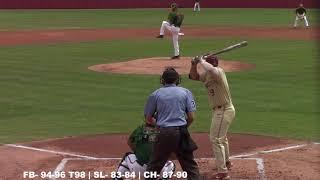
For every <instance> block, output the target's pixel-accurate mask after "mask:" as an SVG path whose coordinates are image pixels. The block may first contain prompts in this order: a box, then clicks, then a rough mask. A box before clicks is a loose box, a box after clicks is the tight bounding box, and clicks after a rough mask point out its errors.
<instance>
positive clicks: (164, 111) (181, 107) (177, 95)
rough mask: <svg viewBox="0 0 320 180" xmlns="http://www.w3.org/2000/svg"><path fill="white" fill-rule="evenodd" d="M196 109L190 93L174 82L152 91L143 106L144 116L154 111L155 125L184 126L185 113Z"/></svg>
mask: <svg viewBox="0 0 320 180" xmlns="http://www.w3.org/2000/svg"><path fill="white" fill-rule="evenodd" d="M194 111H196V104H195V101H194V98H193V96H192V93H191V92H190V91H189V90H188V89H186V88H183V87H178V86H176V85H175V84H166V85H164V86H163V87H161V88H159V89H157V90H156V91H154V92H153V93H152V94H151V95H150V96H149V99H148V101H147V104H146V105H145V108H144V114H145V116H153V115H154V114H155V113H156V119H157V126H159V127H170V126H184V125H186V124H187V121H186V113H187V112H194Z"/></svg>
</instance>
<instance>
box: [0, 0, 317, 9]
mask: <svg viewBox="0 0 320 180" xmlns="http://www.w3.org/2000/svg"><path fill="white" fill-rule="evenodd" d="M172 2H176V3H178V4H179V5H180V6H181V7H192V6H193V4H194V0H175V1H174V0H0V9H105V8H107V9H123V8H165V7H168V5H169V4H170V3H172ZM301 2H302V3H303V4H304V6H305V7H306V8H320V0H201V2H200V4H201V7H203V8H295V7H297V6H298V5H299V3H301Z"/></svg>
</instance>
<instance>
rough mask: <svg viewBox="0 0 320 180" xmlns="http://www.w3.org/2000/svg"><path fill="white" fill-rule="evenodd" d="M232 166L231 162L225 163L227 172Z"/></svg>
mask: <svg viewBox="0 0 320 180" xmlns="http://www.w3.org/2000/svg"><path fill="white" fill-rule="evenodd" d="M232 166H233V164H232V163H231V161H227V162H226V167H227V168H228V170H231V169H232Z"/></svg>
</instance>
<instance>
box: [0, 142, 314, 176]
mask: <svg viewBox="0 0 320 180" xmlns="http://www.w3.org/2000/svg"><path fill="white" fill-rule="evenodd" d="M311 144H315V145H319V144H320V143H319V142H313V143H311ZM307 145H309V144H301V145H294V146H287V147H283V148H278V149H273V150H265V151H258V152H255V153H250V154H240V155H236V156H231V157H230V158H232V159H239V158H240V159H241V158H242V159H249V157H251V156H254V155H258V154H267V153H273V152H280V151H286V150H289V149H296V148H301V147H305V146H307ZM4 146H8V147H14V148H21V149H27V150H33V151H39V152H46V153H52V154H57V155H63V156H73V157H78V158H64V159H62V161H61V162H60V163H59V164H58V166H57V168H56V169H55V171H54V172H60V171H62V170H63V169H64V167H65V165H66V163H67V162H68V161H69V160H71V159H72V160H120V159H121V158H97V157H92V156H85V155H78V154H73V153H66V152H60V151H53V150H47V149H41V148H34V147H29V146H23V145H16V144H5V145H4ZM198 159H200V160H201V159H213V158H198ZM251 159H252V158H251ZM253 159H256V162H257V167H258V171H259V174H260V177H261V176H262V178H261V179H263V180H264V179H266V178H265V172H264V166H263V159H262V158H253ZM259 167H260V168H259ZM53 179H54V178H53Z"/></svg>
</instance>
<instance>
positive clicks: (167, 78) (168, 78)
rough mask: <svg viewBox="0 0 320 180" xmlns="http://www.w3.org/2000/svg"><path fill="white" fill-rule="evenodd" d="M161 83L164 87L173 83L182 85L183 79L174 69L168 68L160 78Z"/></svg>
mask: <svg viewBox="0 0 320 180" xmlns="http://www.w3.org/2000/svg"><path fill="white" fill-rule="evenodd" d="M160 83H161V84H163V85H165V84H173V83H175V84H176V85H179V84H180V83H181V77H180V75H179V73H178V72H177V71H176V70H175V69H174V68H173V67H166V69H165V70H164V71H163V73H162V76H161V77H160Z"/></svg>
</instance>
